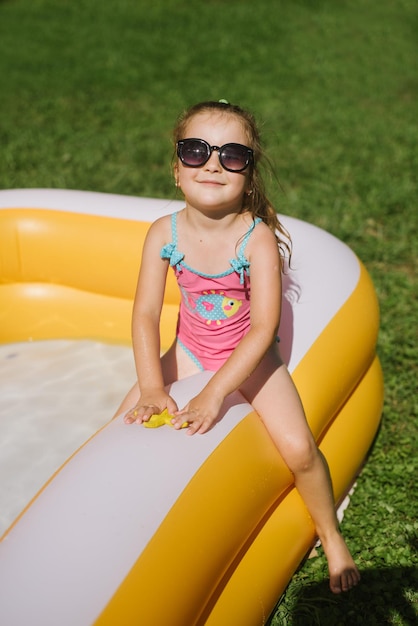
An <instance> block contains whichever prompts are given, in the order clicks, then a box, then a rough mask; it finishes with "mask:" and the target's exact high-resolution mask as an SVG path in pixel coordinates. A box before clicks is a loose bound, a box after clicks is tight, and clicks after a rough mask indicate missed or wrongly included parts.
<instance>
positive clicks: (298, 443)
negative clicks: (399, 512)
mask: <svg viewBox="0 0 418 626" xmlns="http://www.w3.org/2000/svg"><path fill="white" fill-rule="evenodd" d="M266 373H267V376H266ZM241 391H242V393H243V394H244V395H245V397H246V398H247V400H248V401H249V402H250V403H251V404H252V405H253V407H254V409H255V410H256V411H257V413H259V415H260V417H261V419H262V421H263V423H264V425H265V426H266V428H267V430H268V432H269V434H270V436H271V438H272V439H273V441H274V443H275V445H276V446H277V448H278V450H279V452H280V454H281V456H282V457H283V460H284V461H285V463H286V464H287V466H288V467H289V469H290V471H291V472H292V473H293V475H294V477H295V485H296V488H297V489H298V491H299V493H300V495H301V497H302V499H303V500H304V502H305V505H306V507H307V509H308V510H309V513H310V515H311V517H312V519H313V522H314V524H315V527H316V531H317V533H318V537H319V538H320V540H321V543H322V546H323V548H324V551H325V554H326V557H327V559H328V567H329V573H330V588H331V591H333V592H334V593H340V592H341V591H347V590H348V589H350V588H351V587H353V586H354V585H356V584H357V583H358V581H359V579H360V574H359V572H358V569H357V567H356V565H355V563H354V561H353V559H352V557H351V554H350V552H349V550H348V548H347V546H346V543H345V541H344V539H343V537H342V536H341V533H340V531H339V528H338V519H337V516H336V513H335V506H334V498H333V491H332V485H331V478H330V474H329V470H328V465H327V463H326V460H325V458H324V457H323V455H322V453H321V452H320V451H319V450H318V447H317V445H316V443H315V441H314V438H313V436H312V433H311V431H310V429H309V426H308V423H307V421H306V418H305V414H304V411H303V407H302V404H301V401H300V398H299V394H298V392H297V390H296V388H295V386H294V384H293V381H292V379H291V377H290V375H289V373H288V371H287V368H286V366H285V365H284V364H283V363H282V361H281V359H280V356H279V354H278V350H277V349H276V348H273V349H272V350H270V351H269V353H268V354H267V355H266V357H265V359H264V360H263V361H262V363H261V364H260V365H259V367H258V368H257V370H256V371H255V372H254V374H253V375H252V376H251V377H250V378H249V379H248V381H247V382H246V383H245V384H244V385H243V386H242V388H241Z"/></svg>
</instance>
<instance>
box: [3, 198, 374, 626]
mask: <svg viewBox="0 0 418 626" xmlns="http://www.w3.org/2000/svg"><path fill="white" fill-rule="evenodd" d="M179 206H181V204H180V203H177V202H168V201H163V200H155V199H146V198H133V197H125V196H115V195H108V194H98V193H91V192H78V191H61V190H12V191H2V192H0V224H1V227H0V260H1V273H0V342H2V343H8V342H15V341H27V340H29V339H30V340H32V339H45V338H57V337H65V338H68V337H71V338H86V337H88V338H98V339H101V340H107V341H113V342H114V341H116V342H121V343H129V340H130V315H131V307H132V299H133V294H134V290H135V284H136V277H137V272H138V263H139V259H140V253H141V247H142V242H143V239H144V235H145V233H146V230H147V228H148V226H149V224H150V222H151V221H152V220H154V219H155V218H157V217H158V216H160V215H163V214H166V213H169V212H172V211H174V210H177V209H178V208H179ZM281 219H282V221H283V223H284V225H285V226H286V228H288V230H289V231H290V233H291V235H292V239H293V243H294V258H293V265H294V270H293V271H292V272H290V273H289V274H288V275H287V276H286V278H285V283H284V298H283V318H282V324H281V328H280V336H281V341H282V343H281V345H282V352H283V355H284V358H285V359H286V361H287V362H288V365H289V369H290V371H291V373H292V375H293V377H294V380H295V383H296V385H297V387H298V389H299V393H300V395H301V397H302V400H303V403H304V406H305V410H306V414H307V417H308V420H309V423H310V425H311V428H312V431H313V433H314V435H315V437H316V438H317V440H318V442H319V444H320V448H321V450H322V451H323V452H324V454H325V456H326V458H327V460H328V463H329V466H330V471H331V474H332V479H333V484H334V490H335V500H336V503H338V502H339V501H341V500H342V498H343V497H344V496H345V494H346V493H347V491H348V489H349V488H350V486H351V484H352V483H353V480H354V479H355V477H356V475H357V473H358V471H359V469H360V468H361V465H362V463H363V462H364V459H365V457H366V455H367V451H368V450H369V448H370V446H371V444H372V441H373V438H374V437H375V434H376V431H377V429H378V425H379V421H380V414H381V407H382V398H383V384H382V374H381V370H380V365H379V362H378V359H377V357H376V354H375V344H376V337H377V331H378V307H377V302H376V297H375V293H374V289H373V286H372V284H371V281H370V278H369V276H368V274H367V272H366V271H365V269H364V267H363V266H362V264H361V263H360V262H359V260H358V258H357V257H356V256H355V255H354V254H353V252H352V251H351V250H350V249H349V248H348V247H347V246H346V245H344V244H343V243H342V242H340V241H339V240H337V239H336V238H335V237H333V236H331V235H330V234H328V233H326V232H324V231H322V230H320V229H318V228H316V227H314V226H312V225H309V224H307V223H304V222H301V221H299V220H295V219H293V218H289V217H286V216H281ZM177 303H178V295H177V288H176V285H175V281H174V280H171V279H170V282H169V285H168V288H167V293H166V297H165V305H164V313H163V318H162V338H163V344H164V346H165V347H167V346H168V345H169V343H170V342H171V340H172V338H173V335H174V328H175V322H176V315H177ZM208 375H209V374H208V373H206V372H204V373H202V374H199V375H197V376H194V377H191V378H189V379H186V380H183V381H180V382H178V383H176V384H175V385H174V387H173V391H172V393H173V395H174V396H175V397H176V399H177V400H178V402H179V403H180V404H184V403H185V401H186V400H187V398H188V397H190V396H192V395H194V394H195V393H196V391H197V390H198V389H199V388H200V387H201V386H202V385H204V384H205V381H206V379H207V376H208ZM130 383H131V381H127V386H129V384H130ZM109 417H110V416H109ZM314 540H315V535H314V529H313V526H312V523H311V520H310V518H309V516H308V514H307V512H306V509H305V507H304V506H303V503H302V502H301V500H300V498H299V496H298V494H297V492H296V491H295V489H294V486H293V482H292V476H291V475H290V473H289V471H288V470H287V468H286V467H285V465H284V463H283V461H282V460H281V458H280V456H279V455H278V453H277V451H276V449H275V447H274V446H273V444H272V442H271V441H270V439H269V437H268V435H267V433H266V432H265V430H264V428H263V427H262V425H261V423H260V421H259V419H258V417H257V416H256V415H255V414H254V412H253V411H252V409H251V407H250V406H249V405H248V404H246V403H245V402H244V400H243V398H242V397H240V396H239V394H233V396H231V397H230V398H229V400H228V403H227V405H226V406H225V416H224V418H223V419H222V420H221V421H220V422H219V424H218V425H217V426H216V427H215V428H214V429H213V430H212V431H210V432H209V433H207V434H206V435H204V436H199V437H187V436H186V435H185V433H184V432H183V431H174V430H173V429H171V428H169V427H165V426H164V427H162V428H158V429H145V428H140V427H138V428H132V427H127V426H125V425H124V424H123V422H122V421H121V420H120V419H116V420H114V421H112V422H110V423H109V424H108V425H107V426H105V427H104V428H103V429H101V430H100V431H99V432H98V433H97V434H96V435H95V436H94V437H93V438H92V439H90V440H89V441H87V442H86V443H85V444H84V446H82V448H81V449H80V450H78V451H76V452H75V453H74V455H73V456H72V457H71V458H70V459H69V460H68V461H67V462H66V463H65V464H64V465H63V467H62V468H61V469H60V470H59V471H58V472H57V474H56V475H54V476H53V477H51V479H50V481H49V482H48V483H47V485H46V486H45V487H44V488H43V489H42V490H41V492H40V493H39V494H38V496H37V497H36V498H35V499H34V500H33V501H32V503H31V504H30V505H29V506H28V507H27V508H26V510H25V511H24V512H23V514H22V515H21V516H20V517H19V518H18V519H17V520H16V522H15V523H14V524H13V525H12V527H11V528H10V529H9V531H8V532H7V533H6V534H5V536H4V537H3V540H2V543H1V544H0V622H1V623H2V624H7V626H22V624H31V625H32V626H57V624H59V625H60V626H74V625H75V624H76V625H77V626H87V625H90V624H94V625H95V626H105V625H109V626H114V625H115V624H118V625H120V626H125V625H126V626H131V625H132V626H134V625H135V626H138V624H141V625H142V624H143V625H144V626H145V625H146V626H160V625H161V624H162V623H169V624H170V626H185V625H186V624H187V626H192V625H203V624H206V625H207V626H225V624H228V626H233V625H236V626H256V625H259V624H263V623H265V621H266V620H267V618H268V616H269V614H270V612H271V611H272V609H273V607H274V604H275V602H276V601H277V599H278V598H279V596H280V594H281V593H282V592H283V590H284V589H285V587H286V585H287V584H288V582H289V580H290V578H291V576H292V574H293V572H294V571H295V569H296V568H297V566H298V565H299V564H300V562H301V560H302V559H303V558H304V556H305V555H306V553H307V551H308V550H309V548H310V547H311V545H312V543H313V541H314Z"/></svg>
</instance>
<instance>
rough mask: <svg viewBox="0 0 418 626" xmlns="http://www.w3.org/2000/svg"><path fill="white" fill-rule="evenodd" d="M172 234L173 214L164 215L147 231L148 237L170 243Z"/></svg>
mask: <svg viewBox="0 0 418 626" xmlns="http://www.w3.org/2000/svg"><path fill="white" fill-rule="evenodd" d="M171 236H172V216H171V214H170V215H163V216H162V217H159V218H157V219H156V220H155V222H152V224H151V226H150V227H149V230H148V233H147V239H152V240H154V241H161V243H162V244H163V243H168V242H169V241H171Z"/></svg>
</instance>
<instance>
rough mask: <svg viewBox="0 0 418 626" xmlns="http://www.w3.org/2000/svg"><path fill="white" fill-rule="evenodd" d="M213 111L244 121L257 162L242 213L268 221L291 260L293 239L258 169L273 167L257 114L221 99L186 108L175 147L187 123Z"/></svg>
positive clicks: (178, 125) (252, 167)
mask: <svg viewBox="0 0 418 626" xmlns="http://www.w3.org/2000/svg"><path fill="white" fill-rule="evenodd" d="M214 111H219V112H220V113H224V114H226V115H234V116H235V117H236V118H237V119H238V120H239V121H240V122H241V124H242V126H243V128H244V132H245V134H246V135H247V138H248V144H249V147H250V148H252V150H253V152H254V161H253V163H252V164H251V166H250V171H249V187H250V190H251V193H250V194H248V195H247V194H246V195H245V196H244V202H243V206H242V212H243V213H244V212H246V211H248V212H249V213H251V215H252V217H253V218H254V219H255V218H256V217H260V218H261V219H262V220H263V222H265V224H267V226H268V227H269V228H270V230H272V231H273V233H274V235H275V237H276V239H277V243H278V246H279V250H280V255H281V257H282V259H283V258H284V257H285V256H288V259H289V263H290V257H291V255H292V251H291V247H292V241H291V238H290V235H289V233H288V232H287V230H286V229H285V228H284V226H283V225H282V224H281V223H280V221H279V218H278V217H277V213H276V211H275V209H274V207H273V205H272V204H271V202H270V201H269V199H268V198H267V195H266V191H265V186H264V181H263V178H262V176H261V174H260V171H259V168H258V165H259V163H260V162H263V161H264V162H266V164H267V165H268V166H269V167H270V168H271V166H270V164H269V163H268V159H267V157H266V156H265V154H264V152H263V149H262V145H261V138H260V133H259V130H258V126H257V122H256V120H255V118H254V116H253V115H252V114H251V113H250V112H248V111H245V110H244V109H242V108H241V107H239V106H238V105H236V104H229V103H228V102H226V101H224V100H221V101H219V102H216V101H208V102H200V103H198V104H195V105H193V106H192V107H190V108H189V109H187V110H186V111H184V112H183V113H182V114H181V115H180V117H179V118H178V120H177V124H176V126H175V128H174V131H173V139H174V146H176V144H177V142H178V141H180V139H183V138H184V135H185V133H186V129H187V125H188V123H189V121H190V120H191V119H192V118H193V117H194V116H195V115H198V114H200V113H213V112H214ZM174 155H175V153H174Z"/></svg>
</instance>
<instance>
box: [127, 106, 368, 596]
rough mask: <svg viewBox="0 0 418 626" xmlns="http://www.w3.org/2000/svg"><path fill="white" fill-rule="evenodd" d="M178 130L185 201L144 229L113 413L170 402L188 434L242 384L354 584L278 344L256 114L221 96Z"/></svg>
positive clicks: (276, 236)
mask: <svg viewBox="0 0 418 626" xmlns="http://www.w3.org/2000/svg"><path fill="white" fill-rule="evenodd" d="M174 140H175V145H176V154H177V158H176V161H175V164H174V178H175V183H176V185H177V186H178V187H179V188H180V190H181V191H182V193H183V194H184V197H185V207H184V209H182V210H181V211H179V212H178V213H176V214H174V215H173V216H165V217H162V218H160V219H158V220H157V221H156V222H154V223H153V224H152V226H151V228H150V230H149V232H148V235H147V237H146V241H145V244H144V250H143V258H142V263H141V270H140V274H139V280H138V288H137V293H136V297H135V304H134V311H133V323H132V326H133V347H134V355H135V363H136V368H137V374H138V382H137V383H136V384H135V386H134V387H133V389H131V391H130V392H129V393H128V395H127V396H126V398H125V400H124V401H123V403H122V405H121V407H120V409H119V411H118V414H120V413H122V412H126V415H125V417H124V420H125V422H126V424H132V423H137V424H141V423H142V422H145V421H147V420H149V419H150V417H151V415H153V414H159V413H161V412H162V411H163V410H164V409H167V410H168V412H169V413H170V414H172V415H173V416H174V417H173V420H172V423H173V425H174V427H175V428H178V429H179V428H181V426H182V425H183V424H184V423H185V422H187V423H188V430H187V432H188V434H190V435H194V434H196V433H200V434H203V433H205V432H207V431H208V430H209V429H210V428H212V427H213V426H214V425H215V424H216V422H217V420H218V416H219V412H220V409H221V406H222V404H223V402H224V400H225V398H226V396H228V394H230V393H231V392H233V391H235V390H237V389H238V390H239V391H240V392H241V393H242V395H243V396H244V397H245V398H246V399H247V401H248V402H249V403H250V404H251V405H252V406H253V407H254V409H255V410H256V411H257V413H258V414H259V416H260V419H261V420H262V421H263V423H264V425H265V427H266V428H267V430H268V432H269V434H270V436H271V437H272V439H273V441H274V443H275V445H276V446H277V448H278V450H279V452H280V454H281V456H282V457H283V459H284V461H285V462H286V464H287V465H288V467H289V469H290V470H291V472H292V473H293V475H294V478H295V484H296V487H297V489H298V491H299V493H300V494H301V496H302V498H303V500H304V502H305V504H306V506H307V508H308V510H309V512H310V515H311V517H312V519H313V521H314V524H315V526H316V531H317V533H318V536H319V538H320V540H321V542H322V546H323V548H324V551H325V554H326V556H327V559H328V566H329V572H330V588H331V590H332V591H333V592H334V593H340V592H341V591H347V590H348V589H350V588H351V587H353V586H354V585H356V584H357V583H358V581H359V579H360V574H359V572H358V569H357V567H356V565H355V564H354V561H353V559H352V557H351V555H350V553H349V551H348V548H347V546H346V544H345V541H344V539H343V537H342V536H341V534H340V532H339V528H338V521H337V517H336V514H335V508H334V501H333V495H332V486H331V480H330V476H329V472H328V467H327V464H326V461H325V459H324V457H323V456H322V454H321V452H320V451H319V450H318V448H317V446H316V443H315V441H314V439H313V436H312V434H311V431H310V429H309V426H308V424H307V421H306V418H305V415H304V411H303V408H302V405H301V401H300V398H299V395H298V393H297V391H296V388H295V386H294V384H293V382H292V379H291V377H290V375H289V373H288V371H287V368H286V366H285V364H284V363H283V361H282V359H281V357H280V353H279V348H278V342H277V331H278V327H279V321H280V307H281V270H282V258H283V251H284V250H285V249H286V248H287V250H288V251H289V248H288V245H287V243H286V231H285V230H284V229H283V227H282V226H281V225H280V223H279V221H278V218H277V215H276V213H275V211H274V210H273V208H272V207H271V204H270V203H269V201H268V200H267V198H266V195H265V192H264V189H263V185H262V181H261V179H260V175H259V172H258V169H257V165H258V162H259V159H260V156H261V149H260V139H259V134H258V130H257V127H256V124H255V121H254V119H253V117H252V116H251V115H250V114H249V113H247V112H246V111H243V110H242V109H241V108H239V107H237V106H233V105H230V104H228V103H226V102H223V101H221V102H206V103H201V104H198V105H195V106H194V107H192V108H191V109H189V110H188V111H187V112H186V113H185V114H184V115H183V116H182V117H181V118H180V120H179V122H178V124H177V127H176V129H175V132H174ZM169 266H171V267H172V268H173V269H174V272H175V274H176V277H177V280H178V284H179V287H180V291H181V296H182V298H181V305H180V312H179V319H178V328H177V337H176V339H175V341H174V343H173V345H172V346H171V348H170V349H169V350H168V352H166V353H165V354H164V355H163V356H162V357H160V341H159V322H160V313H161V308H162V304H163V295H164V288H165V282H166V276H167V272H168V269H169ZM203 369H206V370H211V371H213V372H215V373H214V375H213V377H212V378H211V379H210V380H209V382H208V383H207V384H206V386H205V387H204V389H203V390H202V391H201V392H200V393H198V394H197V395H196V396H195V397H194V398H192V399H191V400H190V401H189V402H188V403H187V405H186V406H185V407H178V406H177V404H176V402H175V401H174V399H173V398H172V397H171V396H170V395H169V392H168V391H167V386H168V385H170V383H172V382H174V381H175V380H178V379H180V378H184V377H186V376H189V375H192V374H195V373H196V372H198V371H200V370H203Z"/></svg>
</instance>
